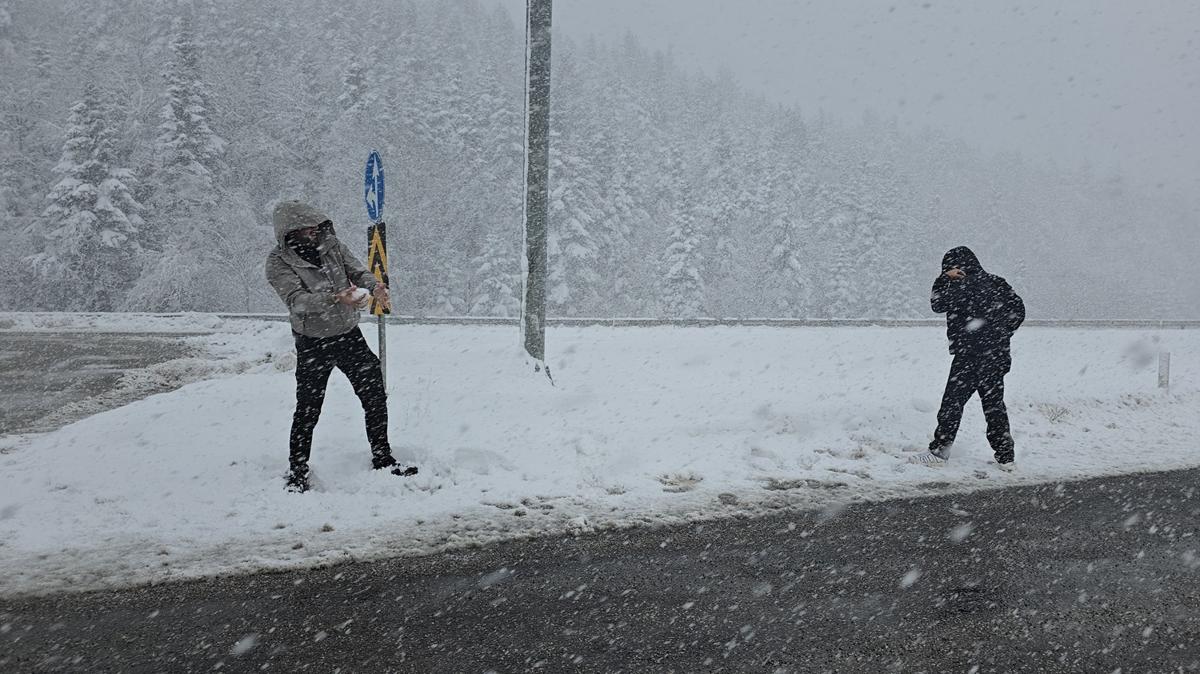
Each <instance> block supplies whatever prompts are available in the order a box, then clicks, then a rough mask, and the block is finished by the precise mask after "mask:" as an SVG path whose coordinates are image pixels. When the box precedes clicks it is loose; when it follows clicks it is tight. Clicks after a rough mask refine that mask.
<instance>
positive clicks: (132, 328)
mask: <svg viewBox="0 0 1200 674" xmlns="http://www.w3.org/2000/svg"><path fill="white" fill-rule="evenodd" d="M244 327H246V326H245V324H244V323H242V324H241V325H240V326H239V322H238V321H230V320H226V319H223V318H221V317H220V316H217V315H216V314H201V313H180V314H125V313H92V314H88V313H70V312H41V313H38V312H5V311H0V331H6V330H11V331H21V332H113V333H121V332H138V333H175V334H178V333H197V334H199V333H210V332H216V331H228V330H235V331H240V330H241V329H243V328H244Z"/></svg>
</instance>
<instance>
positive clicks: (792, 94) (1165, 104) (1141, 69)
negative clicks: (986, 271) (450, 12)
mask: <svg viewBox="0 0 1200 674" xmlns="http://www.w3.org/2000/svg"><path fill="white" fill-rule="evenodd" d="M505 2H506V4H507V5H508V6H510V7H513V10H514V15H515V16H516V17H517V19H518V23H520V22H521V21H522V20H523V17H524V6H525V3H524V1H523V0H505ZM554 24H555V27H556V29H557V30H559V31H562V32H565V33H567V34H569V35H570V36H572V37H573V38H584V37H586V36H587V35H588V34H589V33H591V34H595V35H596V36H597V37H604V38H606V39H612V38H618V37H620V36H621V35H622V34H624V33H625V32H626V31H632V32H633V33H634V34H636V35H637V36H638V37H639V38H640V39H641V41H642V43H643V44H644V45H645V46H647V47H648V48H651V49H664V50H666V49H670V50H671V51H672V53H673V54H674V56H675V58H676V60H677V61H678V62H679V63H681V64H684V65H687V66H694V67H696V68H702V69H704V70H705V71H707V72H709V73H710V74H715V73H717V72H718V70H720V69H722V68H725V69H728V70H729V71H730V72H732V73H733V74H734V75H735V76H736V77H737V79H738V81H739V82H741V83H742V84H743V85H744V86H746V87H748V88H750V89H752V90H754V91H758V92H762V93H765V94H767V95H768V96H769V97H771V98H773V99H776V100H780V101H784V102H794V103H797V104H799V105H800V106H801V108H802V109H803V110H804V112H805V113H806V114H808V115H813V114H816V113H817V111H818V110H820V109H824V110H825V111H826V112H829V113H832V114H834V115H835V116H837V117H840V118H842V119H845V120H847V121H856V120H858V119H859V118H860V117H861V115H862V113H863V111H864V110H865V109H867V108H871V109H873V110H874V111H875V112H877V113H878V114H880V115H881V116H883V117H885V118H886V117H891V116H895V117H896V118H897V119H898V121H899V122H900V124H901V126H902V127H904V128H906V129H909V130H914V131H916V130H920V129H922V128H924V127H932V128H935V129H942V130H944V131H946V132H947V133H949V134H951V135H953V136H955V137H961V138H963V139H965V140H967V141H969V142H972V143H974V144H977V145H979V146H981V147H983V148H985V149H987V150H993V151H996V150H1004V151H1008V150H1013V151H1019V152H1021V153H1022V154H1023V155H1025V156H1027V157H1030V158H1052V159H1054V160H1055V161H1057V162H1058V163H1059V164H1060V165H1063V166H1077V165H1079V164H1081V163H1082V162H1083V161H1084V160H1089V161H1091V162H1092V164H1093V165H1094V167H1095V169H1096V172H1097V174H1098V175H1106V174H1107V173H1109V172H1111V171H1112V170H1114V169H1115V170H1119V171H1120V172H1121V173H1122V174H1123V175H1124V176H1125V178H1126V179H1127V180H1128V181H1129V182H1130V183H1132V184H1136V185H1140V186H1143V187H1147V188H1150V189H1152V190H1153V189H1156V188H1157V189H1164V190H1168V191H1170V192H1175V193H1179V194H1182V195H1185V196H1186V197H1187V198H1188V199H1189V202H1190V203H1192V204H1196V203H1197V200H1196V198H1195V197H1194V195H1196V194H1197V193H1200V132H1198V131H1197V130H1196V129H1195V128H1194V125H1195V124H1196V122H1197V120H1200V57H1198V55H1197V47H1200V3H1197V2H1194V0H1154V1H1148V2H1144V3H1143V2H1129V1H1128V0H1042V1H1040V2H1023V3H1022V2H994V1H985V0H978V1H970V2H968V1H956V2H950V1H948V0H940V1H938V0H929V1H926V0H836V2H835V1H834V0H811V1H807V2H806V1H802V0H604V1H603V2H596V1H595V0H554Z"/></svg>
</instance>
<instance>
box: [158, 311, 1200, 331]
mask: <svg viewBox="0 0 1200 674" xmlns="http://www.w3.org/2000/svg"><path fill="white" fill-rule="evenodd" d="M157 315H159V316H182V315H184V314H157ZM217 316H218V317H220V318H227V319H247V320H263V321H286V320H287V314H217ZM363 321H364V322H367V323H373V322H374V321H375V317H374V316H363ZM387 322H388V324H389V325H504V326H511V327H517V325H518V319H517V318H496V317H490V316H388V317H387ZM945 324H946V322H945V319H941V318H878V319H872V318H687V319H667V318H566V317H559V318H547V319H546V325H548V326H553V327H589V326H602V327H613V328H630V327H636V328H649V327H680V328H704V327H744V326H756V327H757V326H763V327H779V328H849V327H882V328H928V327H941V326H944V325H945ZM1025 325H1026V326H1031V327H1039V328H1139V329H1147V328H1150V329H1159V330H1194V329H1198V328H1200V320H1157V319H1113V320H1080V319H1047V318H1031V319H1028V320H1026V321H1025Z"/></svg>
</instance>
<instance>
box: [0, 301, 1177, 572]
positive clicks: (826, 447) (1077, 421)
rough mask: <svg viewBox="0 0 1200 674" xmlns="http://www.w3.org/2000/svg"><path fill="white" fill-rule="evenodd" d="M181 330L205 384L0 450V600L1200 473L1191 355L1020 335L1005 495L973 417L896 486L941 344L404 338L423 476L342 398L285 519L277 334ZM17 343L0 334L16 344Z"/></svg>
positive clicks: (337, 378)
mask: <svg viewBox="0 0 1200 674" xmlns="http://www.w3.org/2000/svg"><path fill="white" fill-rule="evenodd" d="M189 318H190V320H191V322H192V327H193V328H194V329H197V330H199V331H205V332H212V334H211V335H208V336H204V337H195V338H193V339H195V340H203V343H204V344H207V345H208V348H209V353H211V354H213V358H214V360H213V366H212V372H211V373H210V374H212V376H214V377H216V378H213V379H207V380H202V381H195V382H194V383H191V384H188V385H186V386H184V387H183V388H181V389H179V390H176V391H173V392H170V393H165V394H161V395H155V396H152V397H150V398H147V399H145V400H142V401H140V402H136V403H133V404H130V405H127V406H125V407H122V408H119V409H115V410H111V411H108V412H104V413H101V414H98V415H95V416H93V417H90V418H87V419H84V420H82V421H79V422H77V423H74V424H71V425H70V426H67V427H65V428H62V429H61V430H58V431H55V432H52V433H49V434H45V435H40V436H27V437H9V438H3V439H0V452H2V453H0V593H4V594H7V593H14V592H26V591H40V590H52V589H64V588H92V587H102V586H114V585H122V584H129V583H139V582H154V581H162V580H166V579H173V578H186V577H196V576H201V575H208V574H219V573H225V572H234V571H245V570H252V569H263V568H281V567H296V566H304V565H313V564H322V563H327V562H333V561H338V560H346V559H363V558H370V557H378V556H384V555H409V554H420V553H427V552H431V551H435V550H440V549H448V548H453V547H458V546H466V545H477V544H482V543H486V542H490V541H496V540H501V539H506V538H513V537H521V536H529V535H537V534H547V533H566V532H580V531H587V530H589V529H592V528H600V527H611V526H626V525H630V524H639V523H662V522H680V521H688V520H692V519H700V518H708V517H715V516H721V515H723V514H730V513H740V512H746V511H762V510H766V509H773V508H779V507H784V506H797V507H826V506H830V507H832V508H833V509H834V511H836V507H837V505H838V504H841V503H845V502H846V501H850V500H855V499H877V498H887V497H894V496H906V495H920V494H929V493H935V492H943V491H947V490H964V491H965V490H971V489H979V488H987V487H995V486H1002V485H1009V484H1023V483H1031V482H1042V481H1058V480H1068V479H1077V478H1083V477H1088V476H1095V475H1101V474H1111V473H1122V472H1135V471H1145V470H1153V469H1166V468H1177V467H1186V466H1194V465H1200V451H1198V449H1200V448H1198V447H1197V438H1198V437H1200V433H1198V431H1200V415H1198V414H1196V410H1197V404H1198V403H1200V331H1197V330H1163V331H1152V330H1129V329H1125V330H1092V329H1078V330H1076V329H1054V328H1026V329H1023V330H1022V331H1021V332H1020V333H1018V335H1017V337H1016V339H1015V343H1014V361H1015V366H1014V370H1013V372H1012V374H1011V375H1010V376H1009V378H1008V391H1009V393H1008V400H1009V410H1010V413H1011V415H1012V421H1013V431H1014V435H1015V437H1016V443H1017V465H1018V469H1017V471H1016V472H1015V473H1012V474H1006V473H1001V472H999V471H997V470H996V469H995V466H993V465H989V463H988V461H989V458H990V450H989V449H988V447H987V444H986V441H985V440H984V438H983V420H982V414H981V413H980V410H979V404H978V399H973V400H972V402H971V403H970V405H969V407H968V411H967V414H966V418H965V420H964V423H963V428H962V431H961V433H960V436H959V442H958V444H957V445H956V447H955V449H954V455H953V460H952V461H951V463H950V464H949V465H948V466H945V467H940V468H929V467H924V466H917V465H913V464H910V463H908V460H909V458H910V457H911V456H913V455H914V454H915V453H917V452H918V451H921V450H922V449H923V447H924V446H925V445H926V443H927V442H928V439H929V435H930V432H931V431H932V428H933V425H934V415H935V412H936V408H937V404H938V401H939V399H940V395H941V389H942V385H943V382H944V377H945V374H946V371H947V370H948V368H949V362H950V359H949V356H948V355H947V353H946V349H945V338H944V334H943V332H942V331H941V330H939V329H934V328H927V327H915V328H865V327H864V328H770V327H746V328H736V327H712V328H661V327H660V328H603V327H593V328H556V329H551V330H550V332H549V334H548V335H547V343H548V345H549V346H548V352H549V354H550V358H549V362H550V364H551V367H552V372H553V374H554V379H555V386H551V385H550V384H549V382H548V381H547V380H546V379H545V378H544V377H542V376H540V375H535V374H533V373H532V372H531V371H530V370H529V369H528V368H527V366H526V364H525V361H524V360H523V358H522V357H521V355H520V353H519V351H517V349H516V346H515V345H516V343H517V341H518V337H517V334H516V332H515V330H514V329H512V328H508V327H486V326H485V327H480V326H403V327H398V326H397V327H392V328H391V329H390V332H389V347H388V353H389V358H390V362H389V391H390V396H391V402H390V408H391V412H392V419H391V435H392V440H393V445H394V447H395V450H396V454H397V456H398V457H400V458H401V459H410V460H415V461H416V462H417V463H418V464H419V465H420V466H421V474H420V475H419V476H417V477H415V478H397V477H393V476H391V475H386V474H375V473H373V472H371V471H370V470H369V452H368V450H367V446H366V439H365V435H364V432H363V425H362V418H361V411H360V408H359V406H358V401H357V399H356V398H355V397H354V395H353V393H352V391H351V390H350V386H349V384H348V383H347V382H346V380H345V378H344V377H342V376H341V375H338V374H335V375H334V377H333V379H332V380H331V383H330V387H329V395H328V398H327V400H326V406H325V411H324V413H323V415H322V418H321V423H320V424H319V425H318V427H317V432H316V439H315V442H314V449H313V462H312V465H313V472H314V480H315V489H314V491H312V492H310V493H308V494H304V495H294V494H288V493H285V492H284V491H283V473H284V470H285V468H286V457H287V435H288V427H289V424H290V421H291V413H292V404H293V393H294V378H293V372H292V371H290V369H289V368H290V367H292V366H293V365H294V357H293V356H292V355H291V340H290V334H289V330H288V327H287V325H286V324H284V323H267V322H252V321H234V320H226V321H222V320H220V319H218V318H215V317H204V316H194V317H181V318H180V319H171V320H177V321H178V322H183V323H187V322H188V320H189ZM9 320H10V323H11V324H10V325H0V329H3V328H8V329H22V328H24V327H26V326H24V325H23V324H21V322H20V320H15V319H9ZM21 320H25V319H21ZM145 320H148V319H146V317H134V318H127V319H126V323H125V325H124V327H125V329H130V330H134V329H138V323H139V322H142V321H145ZM120 323H121V321H120V319H119V318H117V317H106V318H105V319H104V320H103V321H102V325H99V326H93V327H91V328H88V326H87V325H79V324H76V323H72V324H70V325H67V324H64V325H62V326H60V328H62V329H103V330H117V329H119V328H120V327H121V326H120V325H119V324H120ZM164 329H165V328H164ZM175 329H187V328H186V327H181V326H179V325H176V326H175ZM364 331H365V332H366V333H367V335H368V340H369V341H371V342H372V343H373V342H374V339H373V337H374V326H367V327H365V329H364ZM1160 348H1165V349H1168V350H1169V351H1170V352H1171V354H1172V384H1173V387H1172V389H1171V391H1170V393H1169V394H1168V393H1166V392H1164V391H1162V390H1160V389H1158V388H1157V353H1158V351H1159V349H1160ZM189 363H190V364H189V365H188V368H187V372H188V373H189V375H188V376H191V377H193V378H195V377H197V376H199V374H198V373H197V372H196V365H195V362H193V361H189ZM170 367H171V365H170V364H169V363H168V364H164V365H161V366H156V368H160V369H161V368H165V369H166V371H168V372H169V371H170Z"/></svg>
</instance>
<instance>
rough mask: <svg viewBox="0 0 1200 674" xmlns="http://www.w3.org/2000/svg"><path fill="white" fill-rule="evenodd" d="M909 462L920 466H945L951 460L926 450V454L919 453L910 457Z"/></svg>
mask: <svg viewBox="0 0 1200 674" xmlns="http://www.w3.org/2000/svg"><path fill="white" fill-rule="evenodd" d="M908 462H909V463H915V464H917V465H920V466H944V465H946V464H947V463H950V460H949V459H943V458H942V457H940V456H938V455H937V454H933V453H931V452H925V453H924V454H918V455H916V456H913V457H910V458H909V459H908Z"/></svg>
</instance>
